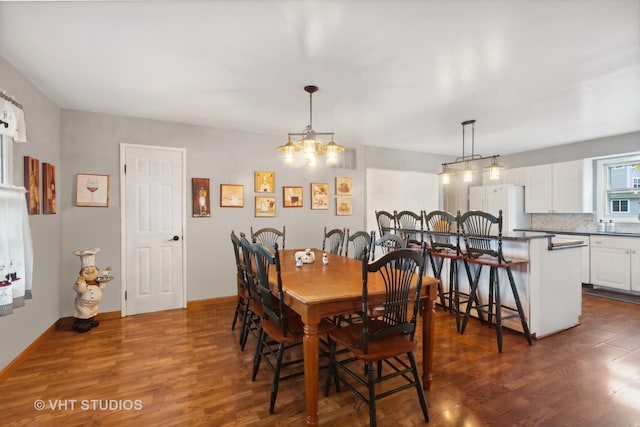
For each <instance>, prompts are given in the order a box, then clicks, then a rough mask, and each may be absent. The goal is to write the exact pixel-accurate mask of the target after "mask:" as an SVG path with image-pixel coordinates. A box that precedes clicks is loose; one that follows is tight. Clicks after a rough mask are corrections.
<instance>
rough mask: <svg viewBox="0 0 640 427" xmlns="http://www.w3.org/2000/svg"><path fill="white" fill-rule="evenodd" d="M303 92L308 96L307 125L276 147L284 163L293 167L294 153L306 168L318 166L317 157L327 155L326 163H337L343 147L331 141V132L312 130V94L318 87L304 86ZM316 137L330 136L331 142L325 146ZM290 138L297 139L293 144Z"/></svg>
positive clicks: (290, 134) (291, 133) (292, 133)
mask: <svg viewBox="0 0 640 427" xmlns="http://www.w3.org/2000/svg"><path fill="white" fill-rule="evenodd" d="M304 90H305V92H307V93H308V94H309V124H308V125H307V127H306V129H305V130H304V131H303V132H299V133H296V132H290V133H289V135H288V136H289V137H288V141H287V143H286V144H284V145H281V146H279V147H278V150H279V151H280V152H282V153H283V155H284V162H285V164H287V165H293V164H294V163H295V161H296V153H297V152H299V151H301V152H302V154H303V156H304V159H305V160H306V162H307V166H309V167H314V166H316V165H317V164H318V157H320V156H322V155H323V154H325V153H326V154H327V163H328V164H336V163H338V158H339V153H340V152H341V151H344V147H343V146H342V145H340V144H336V143H335V141H334V140H333V136H334V134H333V132H316V131H315V130H313V94H314V93H315V92H317V91H318V86H305V87H304ZM318 136H330V137H331V141H330V142H329V143H327V144H326V145H325V144H324V143H323V142H322V141H321V140H320V139H318ZM291 137H294V138H299V139H297V140H296V141H295V142H292V141H291Z"/></svg>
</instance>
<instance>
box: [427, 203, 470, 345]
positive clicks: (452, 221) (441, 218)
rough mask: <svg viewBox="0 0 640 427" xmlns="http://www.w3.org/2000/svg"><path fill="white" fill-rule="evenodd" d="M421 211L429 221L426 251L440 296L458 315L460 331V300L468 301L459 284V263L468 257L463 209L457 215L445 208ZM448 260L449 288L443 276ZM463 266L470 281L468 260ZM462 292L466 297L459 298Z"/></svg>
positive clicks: (446, 307) (467, 295) (446, 306)
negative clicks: (463, 237)
mask: <svg viewBox="0 0 640 427" xmlns="http://www.w3.org/2000/svg"><path fill="white" fill-rule="evenodd" d="M422 214H423V216H424V222H425V223H426V225H427V236H428V239H429V251H428V252H427V253H428V255H429V260H430V262H431V268H432V269H433V275H434V276H435V278H436V279H438V280H439V282H438V297H439V298H440V305H441V306H442V307H443V308H444V309H445V310H448V311H449V312H453V313H454V314H455V315H456V329H457V330H458V332H460V323H461V316H462V313H461V310H460V304H468V303H469V294H466V293H464V292H460V288H459V284H458V282H459V281H458V265H459V263H460V262H464V258H465V256H464V255H463V254H462V252H461V250H460V222H459V215H460V213H459V212H458V215H457V216H453V215H452V214H450V213H449V212H445V211H432V212H429V213H427V212H424V211H423V213H422ZM453 228H455V234H453V233H452V232H451V230H452V229H453ZM452 236H453V237H454V238H455V240H454V242H452V241H451V237H452ZM445 260H448V261H449V283H448V287H447V290H446V291H445V290H444V289H443V287H442V278H441V276H442V270H443V267H444V266H445ZM464 266H465V271H466V272H467V278H468V280H469V284H471V282H472V279H471V272H470V271H469V268H468V264H466V263H464ZM461 296H462V297H463V299H462V300H460V297H461Z"/></svg>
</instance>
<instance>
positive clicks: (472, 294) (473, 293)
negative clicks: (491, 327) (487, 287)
mask: <svg viewBox="0 0 640 427" xmlns="http://www.w3.org/2000/svg"><path fill="white" fill-rule="evenodd" d="M465 263H466V261H465ZM467 267H468V265H467ZM481 271H482V266H481V265H479V266H478V269H477V270H476V275H475V277H474V279H473V280H472V282H471V289H470V290H469V302H467V309H466V310H465V313H464V319H463V321H462V327H461V328H460V334H461V335H462V334H464V331H465V329H466V328H467V322H468V321H469V317H470V316H471V308H472V306H473V303H474V301H475V304H476V307H477V306H478V304H480V301H479V300H478V282H479V281H480V272H481ZM478 317H480V322H482V321H483V320H482V313H480V311H479V310H478Z"/></svg>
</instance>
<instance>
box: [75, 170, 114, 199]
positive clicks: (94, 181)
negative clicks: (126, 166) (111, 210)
mask: <svg viewBox="0 0 640 427" xmlns="http://www.w3.org/2000/svg"><path fill="white" fill-rule="evenodd" d="M76 206H93V207H108V206H109V175H96V174H83V173H79V174H77V175H76Z"/></svg>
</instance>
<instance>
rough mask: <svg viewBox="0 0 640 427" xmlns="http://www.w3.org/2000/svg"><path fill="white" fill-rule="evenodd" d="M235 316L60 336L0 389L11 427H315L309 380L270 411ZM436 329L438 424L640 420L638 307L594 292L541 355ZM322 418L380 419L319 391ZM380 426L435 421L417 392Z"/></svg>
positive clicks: (484, 332)
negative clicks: (308, 404) (310, 420)
mask: <svg viewBox="0 0 640 427" xmlns="http://www.w3.org/2000/svg"><path fill="white" fill-rule="evenodd" d="M232 310H233V308H232V306H231V305H225V306H220V305H197V306H195V307H194V308H190V309H188V310H175V311H168V312H162V313H154V314H144V315H138V316H131V317H127V318H124V319H114V320H106V321H103V322H102V323H101V324H100V326H99V327H97V328H96V329H93V330H92V331H91V332H89V333H87V334H77V333H75V332H73V331H71V329H70V328H68V329H61V330H58V331H56V332H55V333H53V334H52V335H51V336H50V337H49V338H48V339H47V340H46V341H45V342H44V343H43V344H42V345H41V346H40V348H39V349H38V350H37V351H36V353H35V354H33V355H32V356H30V357H29V358H27V359H26V360H25V361H24V363H23V364H22V365H21V366H20V367H19V368H18V369H17V370H16V371H15V372H14V374H13V375H11V376H10V377H9V378H8V379H7V380H6V381H5V382H4V383H2V384H0V408H1V411H0V420H1V422H0V424H2V425H7V424H8V425H38V426H61V425H64V426H87V425H135V424H137V425H140V426H149V425H163V426H183V425H206V426H209V425H211V426H213V425H215V426H235V425H241V426H264V425H274V426H288V425H292V426H293V425H295V426H301V425H304V422H305V416H306V414H305V406H304V384H303V379H302V378H301V377H299V378H295V379H293V380H288V381H285V382H282V383H281V384H280V391H279V394H278V400H277V403H276V409H275V414H274V415H271V416H270V415H269V413H268V406H269V404H268V399H269V393H270V386H271V377H270V375H269V373H270V371H269V370H268V369H266V367H261V369H260V372H259V374H258V378H257V380H256V382H252V381H251V379H250V375H251V374H250V364H251V361H252V356H253V354H252V353H253V349H254V348H255V340H250V341H249V342H248V344H247V349H246V350H245V351H244V352H241V351H240V347H239V345H238V344H237V343H238V335H239V328H236V330H235V331H233V332H231V331H230V325H231V314H232ZM435 321H436V330H437V332H436V333H437V336H436V347H435V353H434V372H435V373H434V380H433V385H432V389H431V390H430V391H428V392H427V400H428V405H429V414H430V416H431V422H430V423H429V425H431V426H468V427H474V426H487V425H496V426H502V425H519V426H529V425H543V426H616V427H617V426H639V425H640V306H638V305H633V304H629V303H623V302H617V301H611V300H606V299H602V298H596V297H591V296H587V295H585V296H584V298H583V317H582V325H581V326H578V327H576V328H573V329H571V330H568V331H565V332H563V333H560V334H557V335H554V336H551V337H547V338H544V339H541V340H537V341H534V343H533V346H531V347H529V346H528V345H527V343H526V340H525V339H524V338H523V337H522V336H521V335H518V334H515V333H511V332H509V331H506V332H505V334H504V353H503V354H499V353H498V352H497V350H496V340H495V330H493V329H489V328H487V327H486V326H481V325H480V324H479V322H477V321H472V322H470V323H469V326H468V327H467V332H466V333H465V335H463V336H461V335H459V334H458V333H457V332H456V331H455V319H454V316H453V315H451V314H448V313H444V312H441V311H438V312H437V314H436V317H435ZM16 333H19V331H16ZM420 353H421V352H420V350H419V351H418V352H417V354H418V355H420ZM320 377H321V379H324V371H322V372H321V375H320ZM38 400H42V401H43V403H44V409H42V410H36V409H35V406H36V405H37V404H38V402H37V401H38ZM64 404H66V406H61V405H64ZM53 405H57V407H56V408H53V407H52V406H53ZM319 416H320V423H321V425H327V426H346V425H349V426H365V425H368V420H369V418H368V409H367V406H366V405H364V404H363V403H361V402H360V401H359V400H358V399H356V398H355V397H354V396H353V395H352V394H351V393H349V392H348V391H346V390H343V391H342V392H341V393H336V392H335V390H334V389H332V390H331V394H330V396H329V397H327V398H325V397H322V394H321V397H320V401H319ZM378 419H379V424H380V425H382V426H413V425H425V424H424V421H423V420H422V418H421V411H420V407H419V404H418V399H417V396H416V395H415V393H414V391H412V390H407V391H405V392H403V393H400V394H396V395H393V396H391V397H389V398H386V399H382V400H380V401H379V402H378Z"/></svg>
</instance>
